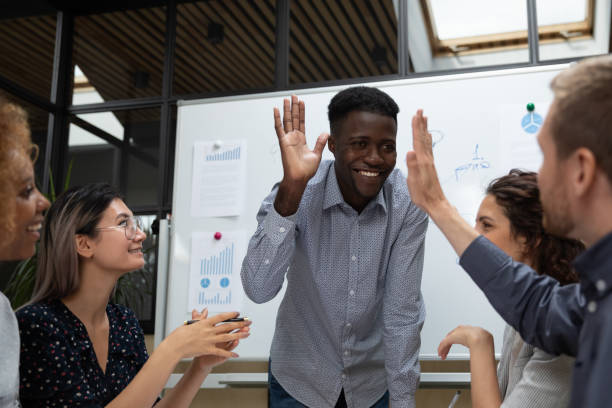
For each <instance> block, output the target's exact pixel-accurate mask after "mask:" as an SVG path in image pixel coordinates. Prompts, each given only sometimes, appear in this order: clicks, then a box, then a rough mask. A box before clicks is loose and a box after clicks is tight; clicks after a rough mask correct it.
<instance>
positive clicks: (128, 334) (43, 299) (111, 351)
mask: <svg viewBox="0 0 612 408" xmlns="http://www.w3.org/2000/svg"><path fill="white" fill-rule="evenodd" d="M145 237H146V236H145V234H144V232H143V231H142V229H141V228H140V224H139V222H138V221H137V219H136V218H135V217H134V216H133V214H132V212H131V211H130V209H129V208H128V207H127V206H126V205H125V203H124V202H123V201H122V200H121V198H120V197H119V195H118V194H117V193H116V192H115V191H114V190H113V189H112V188H111V187H110V186H109V185H107V184H89V185H86V186H83V187H76V188H71V189H69V190H68V191H66V192H65V193H63V194H62V195H60V196H59V197H58V198H57V200H56V201H55V202H54V203H53V205H52V206H51V208H50V209H49V211H48V214H47V216H46V219H45V223H44V226H43V233H42V237H41V244H40V258H39V266H38V273H37V278H36V285H35V289H34V295H33V298H32V300H31V302H30V303H29V304H28V305H27V306H25V307H23V308H21V309H19V310H18V311H17V319H18V322H19V329H20V335H21V365H20V381H21V385H20V397H21V403H22V404H23V406H24V407H26V408H27V407H42V406H45V407H47V406H49V407H55V406H69V407H78V406H87V407H102V406H105V407H129V408H136V407H151V406H152V405H153V404H154V403H155V402H156V400H157V397H158V395H159V394H160V392H161V391H162V389H163V388H164V386H165V384H166V382H167V381H168V378H169V376H170V374H171V373H172V372H173V369H174V367H175V366H176V364H177V363H178V362H179V361H180V360H181V359H184V358H190V357H195V359H194V360H193V362H192V364H191V366H190V368H189V369H188V370H187V372H186V373H185V374H184V375H183V377H182V379H181V380H180V382H179V383H178V384H177V385H176V386H175V387H174V388H173V389H172V390H170V391H169V392H168V393H167V394H166V395H165V397H164V399H163V400H161V401H159V402H158V403H157V404H156V407H173V408H174V407H187V406H189V403H190V402H191V400H192V399H193V397H194V396H195V394H196V392H197V391H198V389H199V388H200V385H201V383H202V382H203V381H204V378H205V377H206V375H207V374H208V373H209V372H210V371H211V369H212V367H214V366H215V365H217V364H220V363H222V362H224V361H225V360H226V359H228V358H230V357H236V354H235V353H233V352H232V351H231V350H233V349H234V348H235V347H236V346H237V345H238V341H239V339H243V338H245V337H247V336H248V335H249V333H248V327H247V326H248V325H249V322H248V321H245V322H236V323H225V324H219V323H221V322H222V321H223V320H226V319H229V318H233V317H236V316H237V315H238V314H237V313H222V314H219V315H217V316H215V317H212V318H207V313H206V312H204V313H203V314H199V313H196V312H195V311H193V312H192V317H193V319H197V320H200V321H199V322H197V323H195V324H191V325H185V326H181V327H179V328H177V329H176V330H174V331H173V332H172V333H171V334H170V335H169V336H168V337H167V338H166V339H165V340H164V341H162V343H161V344H160V345H159V346H158V347H157V348H156V349H155V351H154V352H153V353H152V354H151V356H150V357H148V356H147V351H146V348H145V344H144V336H143V332H142V329H141V328H140V326H139V324H138V320H137V319H136V317H135V316H134V313H133V312H132V311H131V310H130V309H128V308H126V307H124V306H120V305H116V304H112V303H109V298H110V296H111V294H112V292H113V289H114V287H115V284H116V283H117V280H118V279H119V278H120V277H121V276H123V275H124V274H126V273H128V272H130V271H133V270H136V269H140V268H142V267H143V265H144V257H143V248H142V243H143V241H144V239H145ZM236 330H237V332H234V331H236Z"/></svg>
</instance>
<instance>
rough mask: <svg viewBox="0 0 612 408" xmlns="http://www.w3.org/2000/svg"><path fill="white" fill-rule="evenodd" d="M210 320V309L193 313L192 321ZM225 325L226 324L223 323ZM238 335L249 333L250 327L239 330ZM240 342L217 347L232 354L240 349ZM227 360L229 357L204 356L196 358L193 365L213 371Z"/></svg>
mask: <svg viewBox="0 0 612 408" xmlns="http://www.w3.org/2000/svg"><path fill="white" fill-rule="evenodd" d="M206 318H208V309H204V310H203V311H202V313H198V312H197V311H196V310H193V311H192V312H191V319H192V320H206ZM247 323H248V324H251V321H250V320H249V321H247ZM223 324H225V323H223ZM238 333H249V327H248V325H247V326H244V327H242V328H241V329H239V330H238ZM239 342H240V341H239V340H232V341H228V342H225V343H218V344H217V345H216V347H217V348H219V349H222V350H226V351H228V352H231V351H232V350H234V349H235V348H236V347H238V343H239ZM226 360H227V357H221V356H217V355H214V354H204V355H201V356H199V357H196V358H195V359H194V360H193V364H195V365H197V367H198V368H200V369H203V370H211V369H212V368H213V367H215V366H218V365H219V364H222V363H224V362H225V361H226Z"/></svg>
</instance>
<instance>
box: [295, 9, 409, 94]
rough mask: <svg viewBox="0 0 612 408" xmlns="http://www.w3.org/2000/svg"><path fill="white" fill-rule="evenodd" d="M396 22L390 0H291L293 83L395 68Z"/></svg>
mask: <svg viewBox="0 0 612 408" xmlns="http://www.w3.org/2000/svg"><path fill="white" fill-rule="evenodd" d="M397 26H398V23H397V16H396V15H395V9H394V7H393V1H392V0H382V1H367V0H334V1H324V0H295V1H292V2H291V22H290V30H291V31H290V39H289V44H290V49H291V51H290V80H291V83H307V82H317V81H323V80H326V81H329V80H337V79H347V78H359V77H367V76H377V75H387V74H393V73H396V72H397ZM378 54H381V55H378Z"/></svg>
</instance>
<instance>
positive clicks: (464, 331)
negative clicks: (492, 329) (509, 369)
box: [438, 325, 495, 360]
mask: <svg viewBox="0 0 612 408" xmlns="http://www.w3.org/2000/svg"><path fill="white" fill-rule="evenodd" d="M453 344H461V345H462V346H465V347H467V348H469V349H470V354H474V352H476V351H485V352H489V351H490V352H491V354H494V353H495V351H494V349H493V336H492V335H491V333H489V332H488V331H486V330H485V329H483V328H482V327H477V326H468V325H464V326H457V327H456V328H454V329H453V330H452V331H451V332H450V333H448V334H447V335H446V337H445V338H444V339H442V341H441V342H440V345H439V346H438V355H439V356H440V357H441V358H442V360H445V359H446V356H447V355H448V352H449V351H450V348H451V346H452V345H453ZM474 349H478V350H474Z"/></svg>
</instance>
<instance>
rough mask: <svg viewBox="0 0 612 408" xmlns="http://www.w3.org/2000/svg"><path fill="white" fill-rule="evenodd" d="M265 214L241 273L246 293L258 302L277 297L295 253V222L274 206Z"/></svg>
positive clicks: (251, 242)
mask: <svg viewBox="0 0 612 408" xmlns="http://www.w3.org/2000/svg"><path fill="white" fill-rule="evenodd" d="M263 211H266V214H265V216H263V217H262V218H263V219H262V220H261V221H260V225H259V227H258V228H257V231H256V232H255V234H254V235H253V237H252V238H251V241H250V242H249V248H248V251H247V254H246V256H245V258H244V261H243V262H242V270H241V278H242V286H243V288H244V291H245V293H246V295H247V296H248V297H249V299H251V300H252V301H253V302H256V303H263V302H267V301H268V300H270V299H272V298H273V297H274V296H276V294H277V293H278V291H279V290H280V289H281V287H282V285H283V281H284V279H285V274H286V273H287V267H288V266H289V263H290V262H291V259H292V258H293V253H294V251H295V234H296V232H295V228H296V227H295V223H294V222H293V221H292V220H290V219H288V218H285V217H283V216H282V215H280V214H278V213H277V212H276V211H275V210H274V208H271V207H270V206H267V207H266V209H265V210H262V211H261V212H263Z"/></svg>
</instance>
